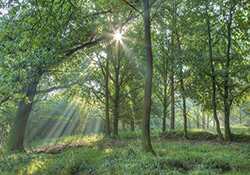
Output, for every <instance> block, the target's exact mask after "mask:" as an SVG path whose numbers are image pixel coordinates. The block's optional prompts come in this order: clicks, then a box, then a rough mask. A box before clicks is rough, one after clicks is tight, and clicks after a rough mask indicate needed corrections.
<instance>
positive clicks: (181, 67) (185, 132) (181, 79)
mask: <svg viewBox="0 0 250 175" xmlns="http://www.w3.org/2000/svg"><path fill="white" fill-rule="evenodd" d="M176 36H177V42H178V48H179V57H180V83H181V96H182V106H183V119H184V138H185V139H188V132H187V106H186V95H185V86H184V81H183V73H182V71H183V70H182V69H183V63H182V62H183V60H182V54H181V53H182V51H181V43H180V39H179V35H178V31H177V29H176Z"/></svg>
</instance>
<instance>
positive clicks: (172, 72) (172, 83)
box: [170, 34, 175, 130]
mask: <svg viewBox="0 0 250 175" xmlns="http://www.w3.org/2000/svg"><path fill="white" fill-rule="evenodd" d="M171 45H172V47H171V49H172V60H171V76H170V86H171V126H170V129H171V130H174V127H175V102H174V101H175V99H174V37H173V34H172V39H171Z"/></svg>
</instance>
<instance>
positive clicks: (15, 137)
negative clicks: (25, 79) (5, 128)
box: [6, 74, 42, 152]
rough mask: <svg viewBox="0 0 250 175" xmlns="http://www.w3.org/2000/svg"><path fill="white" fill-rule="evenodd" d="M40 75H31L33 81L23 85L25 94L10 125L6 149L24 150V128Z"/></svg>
mask: <svg viewBox="0 0 250 175" xmlns="http://www.w3.org/2000/svg"><path fill="white" fill-rule="evenodd" d="M41 75H42V74H39V77H33V78H34V81H33V82H30V83H27V84H25V85H24V86H23V90H22V92H25V93H26V95H25V97H24V98H23V99H22V101H21V102H20V104H19V106H18V110H17V115H16V119H15V121H14V124H13V126H12V127H11V130H10V134H9V136H8V140H7V147H6V148H7V150H10V151H20V152H22V151H25V150H24V146H23V144H24V136H25V129H26V125H27V122H28V119H29V115H30V112H31V110H32V105H33V100H34V97H35V94H36V87H37V85H38V82H39V78H40V77H41Z"/></svg>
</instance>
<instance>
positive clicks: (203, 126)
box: [202, 114, 206, 129]
mask: <svg viewBox="0 0 250 175" xmlns="http://www.w3.org/2000/svg"><path fill="white" fill-rule="evenodd" d="M205 126H206V120H205V114H203V116H202V128H203V129H206V128H205Z"/></svg>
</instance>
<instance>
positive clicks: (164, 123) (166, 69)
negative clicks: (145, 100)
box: [162, 58, 168, 132]
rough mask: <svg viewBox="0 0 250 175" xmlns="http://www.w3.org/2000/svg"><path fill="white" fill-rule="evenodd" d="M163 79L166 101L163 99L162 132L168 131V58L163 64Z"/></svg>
mask: <svg viewBox="0 0 250 175" xmlns="http://www.w3.org/2000/svg"><path fill="white" fill-rule="evenodd" d="M163 73H164V75H163V77H164V80H163V81H164V82H163V83H164V92H163V93H164V97H163V98H164V99H163V120H162V122H163V123H162V132H165V131H166V118H167V78H168V74H167V73H168V58H166V59H164V62H163Z"/></svg>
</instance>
